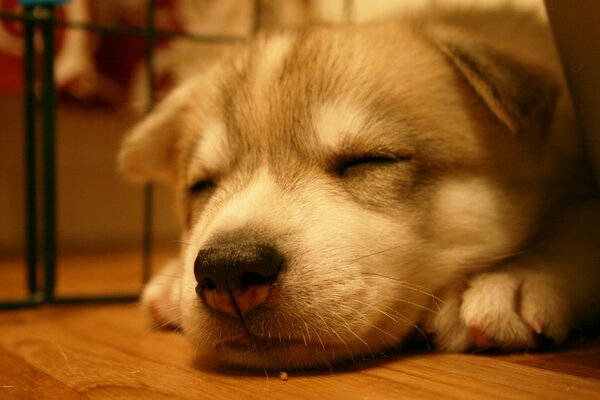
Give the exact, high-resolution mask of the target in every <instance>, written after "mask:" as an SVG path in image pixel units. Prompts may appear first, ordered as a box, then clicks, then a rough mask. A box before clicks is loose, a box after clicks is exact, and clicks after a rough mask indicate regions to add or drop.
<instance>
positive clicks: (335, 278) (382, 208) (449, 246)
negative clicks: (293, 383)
mask: <svg viewBox="0 0 600 400" xmlns="http://www.w3.org/2000/svg"><path fill="white" fill-rule="evenodd" d="M120 166H121V168H122V170H123V171H124V172H125V173H126V174H127V175H129V176H131V177H135V178H138V179H140V180H143V181H155V180H161V181H166V182H168V183H170V184H171V185H172V186H173V187H174V189H175V191H176V193H177V202H178V208H179V210H180V211H181V218H182V221H184V225H185V229H184V230H183V234H182V243H183V245H182V248H181V255H180V259H179V260H178V261H174V262H173V263H171V264H170V265H168V266H167V267H166V268H165V270H163V271H162V272H161V273H159V274H158V275H157V276H156V277H155V278H154V280H152V281H151V282H150V283H149V285H148V286H147V287H146V289H145V292H144V294H143V299H142V302H143V306H144V307H145V308H146V309H147V310H148V311H149V312H150V313H151V314H152V315H153V317H154V319H155V320H156V322H158V323H161V324H171V325H175V326H181V327H182V328H183V331H184V332H185V334H186V335H187V337H188V338H189V340H190V341H191V342H192V343H193V345H194V346H195V347H196V348H197V349H198V350H199V351H200V353H203V354H207V355H213V356H215V357H216V358H217V359H218V361H219V362H221V363H225V364H230V365H235V366H248V367H256V368H278V367H284V368H294V367H310V366H319V365H329V364H331V363H334V362H338V361H343V360H350V359H353V358H356V357H363V356H370V355H372V354H374V353H377V352H380V351H383V350H385V349H388V348H392V347H395V346H397V345H398V344H399V343H401V342H402V340H403V338H405V337H406V335H407V334H408V333H409V332H411V331H413V330H415V329H419V330H422V331H427V332H430V333H433V334H434V337H435V341H436V345H437V347H438V348H439V349H441V350H444V351H463V350H467V349H470V348H482V347H489V346H494V347H498V348H500V349H506V350H511V349H529V348H534V347H536V346H537V345H538V340H537V339H539V338H540V337H545V338H549V339H552V340H553V341H554V342H556V343H560V342H561V341H564V340H565V338H566V337H567V335H568V333H569V331H570V329H571V328H572V327H574V326H575V325H576V324H579V323H581V322H583V321H585V320H586V319H588V318H591V317H593V316H595V315H597V314H598V311H599V309H600V304H599V303H600V301H599V300H600V297H599V296H597V295H596V293H595V291H596V290H597V288H598V287H600V249H599V248H598V246H596V243H595V241H596V238H598V237H600V207H599V205H598V202H597V201H596V200H595V196H596V195H597V193H596V188H595V186H594V184H593V180H592V178H591V176H590V173H589V172H588V167H587V164H586V162H585V160H584V159H583V157H582V150H581V143H580V141H579V138H578V134H577V131H576V127H575V120H574V117H573V110H572V108H571V104H570V100H569V98H568V94H567V92H566V89H565V83H564V80H563V77H562V75H561V70H560V67H559V64H558V61H557V57H556V54H555V51H554V48H553V47H552V43H551V38H550V35H549V32H548V30H547V28H546V27H545V26H544V25H543V23H541V22H540V21H538V20H537V19H536V18H535V17H533V16H531V15H523V14H519V13H517V12H515V11H512V10H509V9H504V10H497V11H495V12H483V11H482V12H477V11H468V12H467V11H445V12H438V11H436V12H430V13H429V14H428V15H427V16H422V17H418V18H417V17H411V18H407V19H404V20H393V21H389V22H380V23H376V24H365V25H341V26H316V27H311V28H308V29H306V30H304V31H301V32H298V33H281V34H278V35H274V36H266V37H258V38H257V39H256V40H254V41H252V42H251V43H249V44H248V45H247V46H245V47H243V48H242V49H238V50H237V51H236V52H235V53H234V54H231V55H229V56H228V57H225V59H224V60H222V61H221V62H220V63H218V64H216V65H214V66H213V67H211V69H210V70H208V71H207V72H205V73H203V74H201V75H200V76H197V77H195V78H193V79H191V80H189V81H187V82H186V83H185V84H183V85H182V86H181V87H180V88H179V89H177V90H176V91H175V92H174V93H172V95H171V96H170V97H168V98H167V99H166V100H165V101H164V102H163V103H162V104H161V105H160V106H159V107H158V108H157V109H156V110H155V111H154V112H153V113H152V114H151V115H149V116H148V117H147V118H146V119H145V120H143V121H142V122H141V123H139V125H137V126H136V127H135V128H134V129H133V130H132V132H130V133H129V135H128V136H127V137H126V139H125V141H124V143H123V147H122V150H121V153H120Z"/></svg>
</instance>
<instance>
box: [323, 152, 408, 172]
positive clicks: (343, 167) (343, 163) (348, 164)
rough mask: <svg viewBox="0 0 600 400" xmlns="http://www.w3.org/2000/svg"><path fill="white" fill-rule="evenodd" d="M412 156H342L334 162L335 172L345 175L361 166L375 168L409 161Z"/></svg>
mask: <svg viewBox="0 0 600 400" xmlns="http://www.w3.org/2000/svg"><path fill="white" fill-rule="evenodd" d="M411 159H412V156H410V155H404V156H396V155H372V154H365V155H360V156H353V157H344V158H341V159H339V160H338V161H337V162H336V164H335V168H334V170H335V173H336V174H337V175H339V176H342V177H343V176H345V175H347V174H348V173H350V172H353V171H355V170H358V169H362V168H370V167H373V168H376V167H379V166H386V165H391V164H396V163H399V162H404V161H410V160H411Z"/></svg>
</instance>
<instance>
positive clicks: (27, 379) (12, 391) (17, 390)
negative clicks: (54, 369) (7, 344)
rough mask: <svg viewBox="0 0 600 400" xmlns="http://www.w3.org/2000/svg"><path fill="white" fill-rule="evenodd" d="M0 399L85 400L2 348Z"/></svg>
mask: <svg viewBox="0 0 600 400" xmlns="http://www.w3.org/2000/svg"><path fill="white" fill-rule="evenodd" d="M0 371H1V372H0V398H1V399H5V400H11V399H15V400H27V399H32V400H39V399H61V400H71V399H73V400H77V399H84V398H85V397H83V396H82V395H80V394H79V393H77V392H75V391H73V390H71V389H69V388H68V387H67V386H66V385H64V384H63V383H62V382H60V381H58V380H56V379H54V378H53V377H51V376H49V375H47V374H45V373H43V372H41V371H39V370H37V369H36V368H34V367H33V366H32V365H30V364H28V363H26V362H25V361H23V360H22V359H21V358H19V357H17V356H15V355H13V354H11V353H9V352H8V351H6V349H5V348H4V347H0Z"/></svg>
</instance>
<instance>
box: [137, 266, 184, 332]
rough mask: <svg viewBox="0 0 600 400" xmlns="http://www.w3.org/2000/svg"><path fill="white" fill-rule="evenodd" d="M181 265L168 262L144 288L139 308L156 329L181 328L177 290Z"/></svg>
mask: <svg viewBox="0 0 600 400" xmlns="http://www.w3.org/2000/svg"><path fill="white" fill-rule="evenodd" d="M180 279H181V263H180V262H179V260H178V259H174V260H171V261H169V262H168V263H167V264H166V265H165V266H164V267H163V268H162V269H161V270H160V271H159V272H158V274H156V275H154V276H153V277H152V279H150V282H148V283H147V284H146V286H145V287H144V291H143V293H142V297H141V306H142V310H144V311H145V312H146V313H147V314H148V315H150V317H151V318H152V321H153V323H154V324H155V325H156V326H158V327H161V328H162V327H171V328H177V327H179V326H181V306H180V299H179V290H180V289H179V288H180Z"/></svg>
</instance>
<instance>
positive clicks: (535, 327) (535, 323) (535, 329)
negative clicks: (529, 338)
mask: <svg viewBox="0 0 600 400" xmlns="http://www.w3.org/2000/svg"><path fill="white" fill-rule="evenodd" d="M530 327H531V329H532V330H533V332H534V333H535V334H536V335H541V334H542V333H543V329H542V324H541V323H540V321H538V320H535V321H533V322H532V323H531V324H530Z"/></svg>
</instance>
